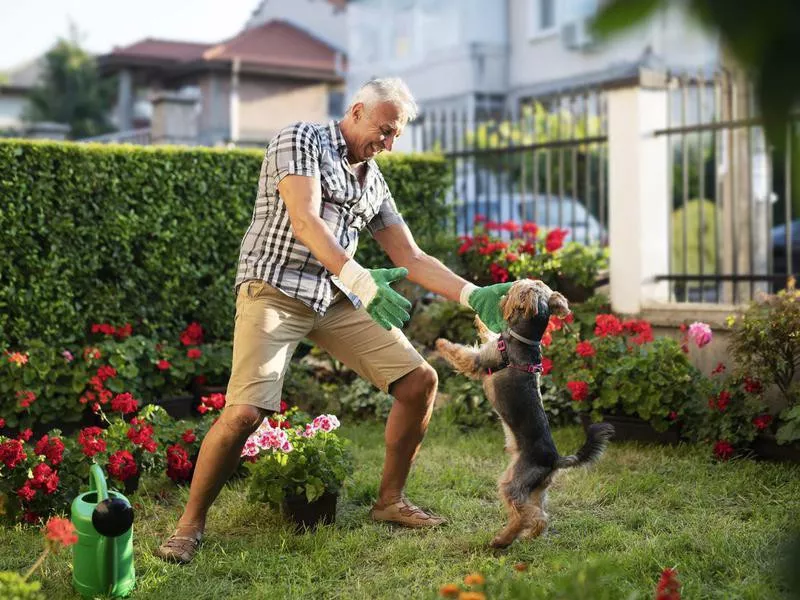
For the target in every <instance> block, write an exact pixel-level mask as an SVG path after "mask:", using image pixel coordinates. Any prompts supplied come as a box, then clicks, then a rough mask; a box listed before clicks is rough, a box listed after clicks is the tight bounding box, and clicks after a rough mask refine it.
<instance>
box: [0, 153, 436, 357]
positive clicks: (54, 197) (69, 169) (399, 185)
mask: <svg viewBox="0 0 800 600" xmlns="http://www.w3.org/2000/svg"><path fill="white" fill-rule="evenodd" d="M262 155H263V152H261V151H254V150H247V151H243V150H221V149H209V148H200V149H197V148H177V147H175V148H173V147H133V146H104V145H85V144H74V143H53V142H31V141H21V140H7V141H0V231H2V232H3V235H2V237H0V348H3V347H14V346H17V345H22V344H24V343H25V342H26V341H27V340H31V339H42V340H44V341H47V342H50V343H72V342H80V341H82V340H83V339H85V337H86V334H87V331H88V327H89V325H90V324H91V323H95V322H98V323H113V324H119V325H121V324H123V323H131V324H132V325H133V326H134V330H135V331H136V332H137V333H141V334H143V335H154V336H164V337H168V338H170V339H172V338H175V336H177V334H178V332H179V331H180V330H182V329H183V328H184V327H185V326H186V324H187V323H189V322H191V321H199V322H200V323H202V325H203V327H204V329H205V331H206V336H207V338H206V339H207V340H214V339H230V337H231V335H232V327H233V311H234V300H235V299H234V295H233V283H234V278H235V274H236V263H237V258H238V251H239V244H240V242H241V239H242V236H243V234H244V232H245V229H246V228H247V226H248V224H249V222H250V218H251V214H252V206H253V201H254V200H255V194H256V189H257V182H258V175H259V170H260V167H261V159H262ZM380 166H381V169H382V171H383V173H384V175H385V177H386V179H387V181H388V183H389V185H390V187H391V188H392V189H393V191H394V194H395V198H396V200H397V203H398V205H399V207H400V210H401V212H403V214H404V216H405V217H406V220H407V222H408V223H409V226H410V227H411V228H412V231H415V236H416V237H417V239H418V241H419V242H420V244H421V245H422V246H423V247H426V246H428V247H443V244H442V243H441V241H440V240H441V235H442V231H443V227H442V224H443V222H444V221H445V220H446V217H447V214H448V212H449V211H448V208H447V207H446V206H445V202H444V196H445V192H446V190H447V187H448V186H449V182H450V180H449V169H448V167H447V163H446V161H445V160H444V159H443V158H441V157H437V156H430V155H411V156H409V155H403V156H393V157H387V158H383V157H382V158H381V160H380ZM369 237H370V236H369V234H368V233H366V232H364V236H363V237H362V246H363V249H362V250H361V254H360V255H359V256H360V257H361V259H362V260H363V261H364V262H366V263H367V264H383V265H385V264H386V261H387V259H386V258H385V256H381V255H380V254H379V251H378V250H377V249H376V248H375V246H374V245H370V244H369V243H366V244H365V243H364V241H365V240H367V239H368V238H369ZM370 241H371V240H370Z"/></svg>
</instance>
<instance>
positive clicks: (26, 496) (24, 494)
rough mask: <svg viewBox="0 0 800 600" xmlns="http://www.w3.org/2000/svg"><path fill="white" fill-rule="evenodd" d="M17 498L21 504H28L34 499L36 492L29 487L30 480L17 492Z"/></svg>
mask: <svg viewBox="0 0 800 600" xmlns="http://www.w3.org/2000/svg"><path fill="white" fill-rule="evenodd" d="M17 496H18V497H19V499H20V500H22V501H23V502H30V501H31V500H33V499H34V498H35V497H36V490H35V489H33V487H31V482H30V480H28V481H26V482H25V485H23V486H22V487H21V488H19V489H18V490H17Z"/></svg>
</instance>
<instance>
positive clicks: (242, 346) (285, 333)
mask: <svg viewBox="0 0 800 600" xmlns="http://www.w3.org/2000/svg"><path fill="white" fill-rule="evenodd" d="M303 338H308V339H309V340H311V341H312V342H314V343H315V344H316V345H317V346H319V347H320V348H322V349H323V350H325V351H326V352H328V353H329V354H330V355H331V356H333V357H334V358H336V359H337V360H339V361H341V362H342V363H344V364H345V365H347V366H348V367H349V368H350V369H352V370H353V371H355V372H356V373H358V374H359V375H360V376H361V377H363V378H365V379H367V380H368V381H370V382H372V383H373V384H374V385H375V386H376V387H378V388H380V389H381V390H383V391H384V392H388V391H389V386H390V385H391V384H392V383H393V382H395V381H397V380H398V379H400V378H401V377H403V376H404V375H406V374H408V373H410V372H411V371H413V370H414V369H416V368H417V367H419V366H420V365H421V364H422V363H424V362H425V359H424V358H422V356H421V355H420V354H419V352H417V351H416V349H415V348H414V347H413V346H412V345H411V343H410V342H409V341H408V340H407V339H406V337H405V336H404V335H403V333H402V332H401V331H400V330H399V329H397V328H392V329H391V331H386V330H385V329H383V328H382V327H381V326H380V325H378V324H377V323H376V322H375V321H373V320H372V318H371V317H370V316H369V315H368V314H367V311H365V310H363V309H356V308H355V307H354V306H353V304H352V303H351V302H350V301H349V300H348V299H347V297H346V296H344V295H343V294H340V295H339V298H338V299H335V300H334V303H333V304H332V305H331V306H330V307H329V308H328V310H327V312H326V313H325V316H324V317H320V315H319V314H317V313H316V312H314V311H313V310H312V309H311V308H309V307H308V306H306V305H305V304H303V303H302V302H301V301H300V300H296V299H294V298H290V297H289V296H287V295H285V294H284V293H282V292H280V291H278V290H276V289H275V288H273V287H272V286H270V285H269V284H267V283H264V282H263V281H256V280H250V281H245V282H244V283H242V285H241V286H239V293H238V295H237V297H236V318H235V325H234V331H233V364H232V368H231V378H230V380H229V381H228V389H227V394H226V404H229V405H233V404H249V405H253V406H258V407H260V408H263V409H266V410H272V411H275V410H278V408H279V405H280V400H281V391H282V389H283V379H284V375H285V374H286V370H287V368H288V367H289V362H290V359H291V358H292V354H293V353H294V351H295V348H297V344H298V343H299V342H300V341H301V340H302V339H303ZM290 400H291V399H290ZM290 403H291V402H290Z"/></svg>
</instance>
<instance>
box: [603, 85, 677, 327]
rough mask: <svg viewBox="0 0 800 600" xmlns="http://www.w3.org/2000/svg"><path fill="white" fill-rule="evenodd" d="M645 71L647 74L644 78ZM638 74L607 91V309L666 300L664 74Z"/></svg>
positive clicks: (632, 310)
mask: <svg viewBox="0 0 800 600" xmlns="http://www.w3.org/2000/svg"><path fill="white" fill-rule="evenodd" d="M645 75H647V77H645ZM654 75H656V74H653V73H646V74H644V73H643V74H642V76H641V77H640V78H638V80H637V81H635V82H631V83H626V84H625V85H621V86H620V87H617V88H615V89H612V90H610V91H609V92H608V163H609V165H608V173H609V182H608V183H609V194H608V203H609V250H610V255H611V257H610V269H609V271H610V273H609V274H610V289H611V307H612V309H613V310H614V311H615V312H619V313H623V314H638V313H639V312H640V311H641V309H642V307H643V306H644V305H646V304H647V303H648V301H653V300H661V301H667V300H668V299H669V286H668V284H667V283H666V282H661V283H656V282H655V280H654V277H655V276H656V275H666V274H668V273H669V251H670V240H669V223H668V217H669V215H670V214H671V211H670V206H669V205H670V194H669V181H670V178H669V174H668V170H667V169H668V167H669V162H668V158H669V146H668V139H667V136H665V135H661V136H656V135H654V132H655V131H656V130H658V129H666V128H667V126H668V120H669V115H668V110H669V108H668V102H667V90H666V86H665V78H664V76H654Z"/></svg>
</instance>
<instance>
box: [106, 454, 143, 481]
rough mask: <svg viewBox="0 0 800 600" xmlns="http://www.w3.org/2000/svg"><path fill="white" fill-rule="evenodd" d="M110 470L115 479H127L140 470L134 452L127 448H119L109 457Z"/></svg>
mask: <svg viewBox="0 0 800 600" xmlns="http://www.w3.org/2000/svg"><path fill="white" fill-rule="evenodd" d="M108 472H109V473H110V474H111V476H112V477H113V478H114V479H118V480H119V481H127V480H128V479H130V478H131V477H135V476H136V474H137V473H138V472H139V467H137V466H136V460H135V459H134V458H133V454H131V453H130V452H128V451H127V450H117V451H116V452H114V454H112V455H111V456H109V457H108Z"/></svg>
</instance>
